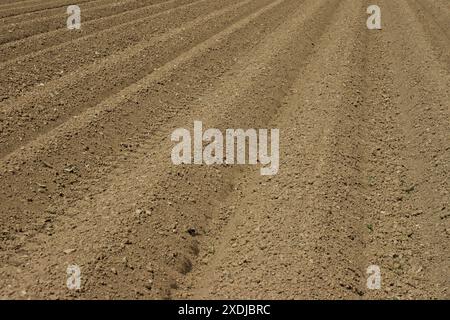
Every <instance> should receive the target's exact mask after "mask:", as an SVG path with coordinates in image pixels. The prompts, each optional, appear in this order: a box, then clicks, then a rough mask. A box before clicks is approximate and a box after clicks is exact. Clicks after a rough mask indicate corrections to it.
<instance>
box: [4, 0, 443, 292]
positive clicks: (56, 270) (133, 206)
mask: <svg viewBox="0 0 450 320" xmlns="http://www.w3.org/2000/svg"><path fill="white" fill-rule="evenodd" d="M372 2H373V1H368V0H358V1H355V0H221V1H215V0H148V1H144V0H123V1H120V2H119V1H113V0H95V1H92V0H84V1H83V0H79V1H78V4H79V5H80V7H81V12H82V29H81V30H67V28H66V18H67V15H66V12H65V10H66V7H67V6H68V5H69V4H72V1H67V0H47V1H38V0H21V1H12V0H3V1H1V3H0V68H1V70H2V72H1V74H0V83H1V86H0V146H1V148H0V156H1V160H0V179H1V189H0V210H1V214H0V226H1V228H0V298H4V299H29V298H44V299H104V298H106V299H125V298H132V299H170V298H171V299H179V298H188V299H191V298H225V299H227V298H244V299H251V298H261V299H269V298H270V299H319V298H322V299H435V298H441V299H449V298H450V278H449V275H450V248H449V240H450V145H449V140H450V139H449V138H450V122H449V119H450V108H449V106H450V105H449V101H450V40H449V39H450V31H449V30H448V22H449V20H450V7H449V5H448V1H446V0H398V1H392V0H378V2H377V3H376V4H377V5H378V6H379V7H380V8H381V10H382V27H383V28H382V30H368V29H367V27H366V20H367V17H368V15H367V13H366V9H367V7H368V6H369V5H371V4H373V3H372ZM195 120H199V121H203V123H204V126H205V127H207V128H219V129H223V130H224V129H226V128H279V129H280V147H281V150H280V170H279V172H278V174H277V175H274V176H261V175H260V171H259V166H246V165H244V166H243V165H234V166H233V165H227V166H206V165H203V166H198V165H183V166H175V165H173V164H172V161H171V158H170V155H171V149H172V147H173V145H174V143H173V142H171V141H170V134H171V133H172V131H173V130H174V129H176V128H179V127H183V128H188V129H191V128H192V127H193V122H194V121H195ZM72 264H76V265H78V266H80V268H81V272H82V275H81V276H82V278H81V279H82V286H81V290H69V289H68V288H67V287H66V280H67V273H66V268H67V266H68V265H72ZM370 265H378V266H379V267H380V268H381V275H382V286H381V289H380V290H369V289H368V288H367V287H366V280H367V277H368V275H367V274H366V270H367V267H368V266H370Z"/></svg>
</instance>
